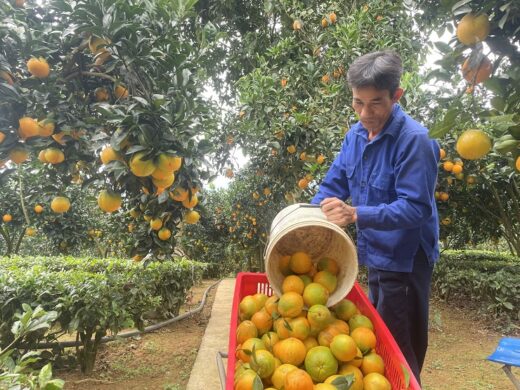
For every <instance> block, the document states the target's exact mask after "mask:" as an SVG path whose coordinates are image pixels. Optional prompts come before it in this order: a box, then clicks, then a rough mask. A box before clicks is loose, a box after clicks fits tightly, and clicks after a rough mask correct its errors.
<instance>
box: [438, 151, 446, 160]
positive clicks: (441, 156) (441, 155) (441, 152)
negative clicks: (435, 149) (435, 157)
mask: <svg viewBox="0 0 520 390" xmlns="http://www.w3.org/2000/svg"><path fill="white" fill-rule="evenodd" d="M445 157H446V151H445V150H444V149H442V148H441V149H439V158H440V159H441V160H442V159H443V158H445Z"/></svg>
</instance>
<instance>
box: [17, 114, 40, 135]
mask: <svg viewBox="0 0 520 390" xmlns="http://www.w3.org/2000/svg"><path fill="white" fill-rule="evenodd" d="M18 124H19V127H18V134H19V135H20V138H22V139H27V138H31V137H36V136H38V135H40V125H39V124H38V121H37V120H36V119H33V118H29V117H27V116H25V117H23V118H20V119H19V120H18Z"/></svg>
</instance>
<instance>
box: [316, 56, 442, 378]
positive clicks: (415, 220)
mask: <svg viewBox="0 0 520 390" xmlns="http://www.w3.org/2000/svg"><path fill="white" fill-rule="evenodd" d="M401 74H402V65H401V59H400V58H399V56H398V55H397V54H396V53H394V52H390V51H379V52H374V53H369V54H366V55H364V56H362V57H359V58H357V59H356V60H355V61H354V62H353V63H352V65H351V67H350V69H349V71H348V73H347V79H348V84H349V87H350V88H351V89H352V95H353V102H352V105H353V108H354V110H355V111H356V113H357V114H358V116H359V122H357V123H356V124H355V125H353V126H352V128H351V129H350V131H349V132H348V133H347V135H346V137H345V140H344V141H343V145H342V147H341V151H340V152H339V154H338V156H337V157H336V159H335V160H334V162H333V164H332V166H331V167H330V169H329V171H328V172H327V175H326V177H325V179H324V181H323V183H321V185H320V188H319V191H318V193H317V194H316V196H315V197H314V199H313V200H312V203H315V204H318V203H319V204H320V206H321V209H322V210H323V212H324V213H325V215H326V216H327V219H328V220H329V221H331V222H333V223H335V224H337V225H339V226H346V225H348V224H351V223H355V224H356V227H357V248H358V258H359V263H360V264H364V265H366V266H367V267H368V286H369V298H370V300H371V301H372V303H373V304H374V306H375V307H376V309H377V311H378V312H379V314H380V315H381V317H382V318H383V320H384V321H385V323H386V325H387V326H388V328H389V329H390V331H391V332H392V334H393V336H394V338H395V339H396V341H397V343H398V345H399V346H400V348H401V351H402V352H403V354H404V356H405V357H406V359H407V361H408V364H409V365H410V368H411V369H412V371H413V373H414V375H415V377H416V379H417V380H418V381H420V378H419V374H420V372H421V368H422V365H423V362H424V356H425V354H426V349H427V346H428V306H429V303H428V301H429V291H430V282H431V275H432V271H433V264H434V263H435V262H436V261H437V259H438V257H439V248H438V237H439V234H438V226H439V221H438V219H439V218H438V214H437V207H436V204H435V198H434V192H435V183H436V180H437V163H438V160H439V146H438V144H437V142H435V141H433V140H430V138H429V137H428V130H427V129H425V128H424V127H423V126H421V125H420V124H419V123H418V122H416V121H415V120H413V119H412V118H411V117H410V116H408V115H407V114H405V113H404V112H403V111H402V110H401V108H400V106H399V105H398V104H397V102H398V101H399V99H400V98H401V96H402V94H403V89H402V88H400V87H399V82H400V78H401ZM348 198H351V201H352V202H351V203H352V206H349V205H348V204H346V203H345V201H346V200H347V199H348ZM419 383H420V382H419Z"/></svg>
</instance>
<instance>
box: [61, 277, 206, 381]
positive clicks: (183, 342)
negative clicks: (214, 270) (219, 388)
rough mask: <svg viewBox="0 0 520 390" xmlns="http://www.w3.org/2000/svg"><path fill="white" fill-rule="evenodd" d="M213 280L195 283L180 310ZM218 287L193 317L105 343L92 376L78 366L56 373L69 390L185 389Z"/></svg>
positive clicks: (196, 299) (194, 302) (199, 296)
mask: <svg viewBox="0 0 520 390" xmlns="http://www.w3.org/2000/svg"><path fill="white" fill-rule="evenodd" d="M213 283H215V280H205V281H203V282H202V283H201V284H200V285H199V286H195V287H194V288H193V289H192V292H193V295H192V297H191V304H190V306H184V307H183V308H182V309H181V312H185V311H188V310H191V309H193V308H195V307H196V306H197V305H198V304H199V303H200V301H201V299H202V295H203V294H204V291H205V290H206V288H207V287H209V286H210V285H212V284H213ZM215 291H216V288H213V289H212V290H211V293H210V294H209V295H208V300H207V301H206V306H205V308H204V310H203V311H202V312H201V313H199V314H198V315H196V316H194V317H191V318H188V319H185V320H182V321H180V322H177V323H174V324H172V325H170V326H167V327H165V328H162V329H159V330H158V331H156V332H153V333H148V334H145V335H143V336H142V337H140V338H138V339H136V338H130V339H122V340H120V341H115V342H112V343H109V344H104V345H103V346H102V348H101V351H100V352H99V356H98V359H97V361H96V367H95V370H94V372H95V373H94V375H92V376H91V377H88V378H85V377H83V376H82V375H81V373H80V372H79V370H77V371H74V372H60V371H58V372H56V374H55V375H56V377H58V378H61V379H64V380H65V383H66V384H65V389H67V390H87V389H88V390H97V389H99V390H109V389H110V390H127V389H135V390H137V389H139V390H152V389H153V390H157V389H159V390H162V389H164V390H181V389H184V388H185V386H186V384H187V382H188V379H189V377H190V372H191V367H192V365H193V363H194V361H195V358H196V356H197V350H198V348H199V345H200V342H201V340H202V336H203V335H204V330H205V329H206V324H207V322H208V319H209V316H210V313H211V307H212V305H213V300H214V298H215ZM208 390H209V389H208Z"/></svg>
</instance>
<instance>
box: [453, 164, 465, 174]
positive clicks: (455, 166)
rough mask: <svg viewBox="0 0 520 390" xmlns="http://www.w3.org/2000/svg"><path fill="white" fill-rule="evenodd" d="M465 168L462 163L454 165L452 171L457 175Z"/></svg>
mask: <svg viewBox="0 0 520 390" xmlns="http://www.w3.org/2000/svg"><path fill="white" fill-rule="evenodd" d="M462 170H463V168H462V167H461V166H460V165H454V166H453V168H452V170H451V172H452V173H453V174H455V175H457V174H459V173H461V172H462Z"/></svg>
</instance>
